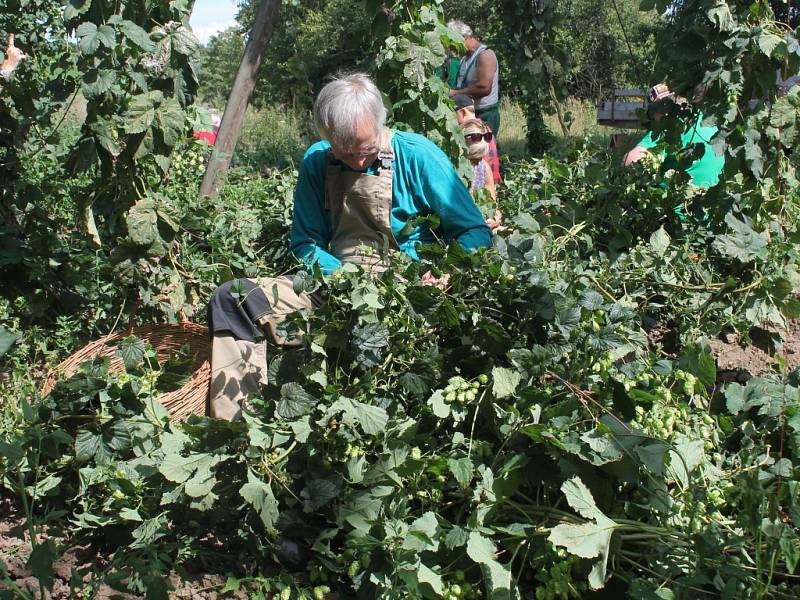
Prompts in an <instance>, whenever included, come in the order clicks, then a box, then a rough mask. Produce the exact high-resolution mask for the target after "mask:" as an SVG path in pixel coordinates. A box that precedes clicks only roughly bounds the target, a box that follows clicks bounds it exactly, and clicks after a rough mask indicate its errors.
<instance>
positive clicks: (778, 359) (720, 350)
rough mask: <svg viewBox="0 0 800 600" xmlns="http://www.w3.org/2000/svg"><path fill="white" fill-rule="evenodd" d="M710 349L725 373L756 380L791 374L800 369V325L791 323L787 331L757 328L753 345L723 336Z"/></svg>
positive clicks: (753, 333)
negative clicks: (770, 374) (776, 374)
mask: <svg viewBox="0 0 800 600" xmlns="http://www.w3.org/2000/svg"><path fill="white" fill-rule="evenodd" d="M711 349H712V350H713V352H714V356H715V357H716V359H717V368H718V369H719V370H720V371H722V372H734V373H747V374H749V375H751V376H753V377H758V376H761V375H767V374H769V373H780V372H781V371H785V372H786V373H790V372H792V371H793V370H795V369H797V368H798V367H800V321H790V322H789V323H788V325H787V326H786V327H785V328H775V327H765V328H760V327H756V328H754V329H753V330H752V331H751V332H750V343H745V341H744V340H742V339H741V337H740V336H738V335H734V334H727V335H723V336H721V337H720V338H719V339H716V340H712V341H711Z"/></svg>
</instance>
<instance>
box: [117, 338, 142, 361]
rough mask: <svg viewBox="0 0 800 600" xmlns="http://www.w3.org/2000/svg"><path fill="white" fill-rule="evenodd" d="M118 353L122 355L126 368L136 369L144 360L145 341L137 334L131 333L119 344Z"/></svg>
mask: <svg viewBox="0 0 800 600" xmlns="http://www.w3.org/2000/svg"><path fill="white" fill-rule="evenodd" d="M117 353H118V354H119V355H120V356H121V357H122V361H123V362H124V363H125V368H126V369H135V368H137V367H139V366H141V364H142V362H143V361H144V353H145V347H144V342H143V341H142V340H140V339H139V338H137V337H136V336H135V335H129V336H127V337H125V338H123V339H122V340H120V342H119V343H118V344H117Z"/></svg>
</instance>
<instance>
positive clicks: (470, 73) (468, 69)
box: [456, 44, 500, 110]
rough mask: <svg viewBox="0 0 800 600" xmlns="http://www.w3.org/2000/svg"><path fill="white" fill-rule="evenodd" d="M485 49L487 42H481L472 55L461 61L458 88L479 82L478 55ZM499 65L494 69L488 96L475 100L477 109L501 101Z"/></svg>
mask: <svg viewBox="0 0 800 600" xmlns="http://www.w3.org/2000/svg"><path fill="white" fill-rule="evenodd" d="M484 50H487V47H486V44H481V45H480V46H478V47H477V48H476V49H475V52H473V53H472V56H470V57H469V58H468V59H467V60H465V61H463V62H462V63H461V67H460V68H459V69H458V79H457V80H456V88H458V89H461V88H465V87H470V86H473V85H475V84H476V83H477V81H478V72H477V70H476V69H475V64H476V62H477V60H478V55H480V53H481V52H483V51H484ZM497 66H498V68H497V69H495V70H494V77H493V78H492V89H491V91H490V92H489V94H488V95H487V96H484V97H483V98H478V99H477V100H475V110H481V109H483V108H488V107H490V106H492V105H493V104H497V103H498V102H499V101H500V65H497Z"/></svg>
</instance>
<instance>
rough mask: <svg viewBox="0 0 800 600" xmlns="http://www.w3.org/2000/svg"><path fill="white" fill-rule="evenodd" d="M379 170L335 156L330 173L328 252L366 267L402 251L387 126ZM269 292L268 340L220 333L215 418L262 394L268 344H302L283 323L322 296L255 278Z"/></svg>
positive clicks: (214, 369) (215, 350)
mask: <svg viewBox="0 0 800 600" xmlns="http://www.w3.org/2000/svg"><path fill="white" fill-rule="evenodd" d="M378 161H379V165H380V166H379V169H378V173H377V174H375V175H370V174H367V173H361V172H358V171H346V170H343V169H342V165H341V163H340V162H339V161H338V160H336V159H334V158H333V157H332V156H331V157H330V158H329V161H328V167H327V171H326V174H325V208H326V209H327V210H328V211H329V213H330V221H331V229H332V231H333V234H332V236H331V241H330V247H329V249H328V251H329V252H330V253H331V254H333V255H334V256H335V257H336V258H338V259H339V260H341V261H342V262H352V263H356V264H359V265H362V266H363V267H364V268H365V269H368V270H372V271H383V270H385V269H386V268H387V261H386V260H385V257H386V255H387V254H388V252H389V251H397V250H399V249H400V248H399V246H398V244H397V240H396V239H395V237H394V234H393V233H392V221H391V214H392V172H393V169H392V167H393V161H394V153H393V152H392V146H391V133H390V132H389V131H388V130H384V132H383V135H382V142H381V151H380V153H379V154H378ZM255 283H256V285H258V286H259V287H260V288H261V289H262V290H263V292H264V294H265V295H266V296H267V300H268V302H269V304H270V308H271V309H272V312H271V313H270V314H267V315H265V316H264V317H262V318H261V319H259V321H258V324H259V325H260V326H261V328H262V329H263V330H264V331H265V333H266V334H267V341H262V342H250V341H246V340H237V339H234V338H233V336H229V335H228V336H224V335H218V336H215V337H214V341H213V345H212V350H211V389H210V391H209V399H210V409H211V416H212V417H216V418H219V419H227V420H233V419H236V418H238V417H239V416H240V415H241V412H242V408H241V407H242V403H243V402H244V401H245V400H246V399H247V397H248V396H249V395H250V394H260V386H261V385H265V384H266V383H267V347H266V345H267V342H271V343H273V344H276V345H279V346H300V345H301V340H300V338H299V336H298V337H295V338H292V339H286V338H285V337H281V336H279V335H278V332H277V328H278V326H279V325H280V324H281V323H282V322H283V321H284V320H285V319H286V317H287V316H288V315H289V314H290V313H292V312H295V311H297V310H303V309H313V308H317V307H319V306H320V305H321V304H322V302H323V300H322V297H321V296H320V295H319V294H301V295H298V294H296V293H295V292H294V289H293V284H292V278H291V277H274V278H272V277H269V278H261V279H257V280H255Z"/></svg>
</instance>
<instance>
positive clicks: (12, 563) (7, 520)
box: [0, 498, 248, 600]
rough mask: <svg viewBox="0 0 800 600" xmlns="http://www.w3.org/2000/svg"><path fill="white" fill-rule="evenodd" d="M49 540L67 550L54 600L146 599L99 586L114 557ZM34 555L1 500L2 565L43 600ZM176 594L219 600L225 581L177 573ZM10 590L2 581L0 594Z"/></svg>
mask: <svg viewBox="0 0 800 600" xmlns="http://www.w3.org/2000/svg"><path fill="white" fill-rule="evenodd" d="M45 537H50V539H52V540H53V541H54V542H55V543H56V544H57V545H59V547H62V546H63V545H66V546H67V549H66V550H64V551H63V554H62V555H61V557H60V558H59V559H58V560H57V561H56V562H55V563H54V564H53V571H54V573H55V579H54V583H53V589H52V591H51V593H50V594H49V597H50V598H52V599H53V600H61V599H64V600H66V599H74V598H86V599H87V600H88V599H90V598H91V599H92V600H134V599H138V598H143V596H135V595H132V594H126V593H121V592H119V591H117V590H114V589H113V588H111V587H110V586H108V585H106V584H103V583H100V582H99V580H98V579H99V578H98V574H99V573H100V572H102V571H103V570H104V569H106V568H107V566H108V564H109V563H110V559H111V557H110V556H108V555H104V554H103V553H101V552H97V551H94V550H92V549H91V547H90V546H88V545H86V546H80V545H70V544H68V543H67V540H65V539H64V538H61V537H59V536H58V535H48V534H46V533H45V534H42V535H37V538H39V539H38V540H37V541H41V540H43V539H45ZM30 553H31V544H30V535H29V534H28V530H27V528H26V526H25V518H24V516H23V514H22V511H20V510H19V509H18V508H17V507H16V506H15V505H14V503H13V502H12V501H11V499H9V498H0V562H2V564H3V565H5V567H6V571H7V572H8V577H9V579H10V580H11V581H12V582H13V584H14V585H15V586H17V588H18V589H19V590H21V591H22V592H24V593H27V594H29V595H31V596H33V597H34V598H41V594H40V593H39V582H38V580H37V579H36V577H34V576H33V573H31V571H30V570H29V569H28V568H27V567H26V563H27V561H28V557H29V556H30ZM169 579H170V584H171V585H172V588H173V589H174V590H175V591H174V592H171V593H170V597H171V598H186V599H191V600H216V599H217V598H220V597H221V596H220V594H219V591H220V590H221V589H222V588H223V587H224V585H225V581H226V579H227V578H226V577H225V576H224V575H216V574H190V576H189V577H188V578H186V579H182V578H181V577H179V576H178V575H177V574H176V573H171V574H170V576H169ZM8 589H11V588H9V586H7V585H4V583H3V581H2V578H0V591H1V590H8ZM225 597H226V598H247V597H248V596H247V594H246V593H245V592H243V591H242V592H233V593H229V594H225Z"/></svg>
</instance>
